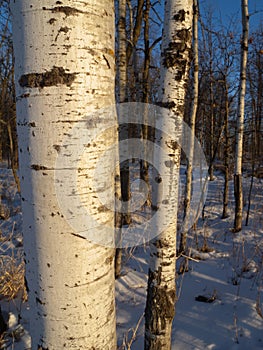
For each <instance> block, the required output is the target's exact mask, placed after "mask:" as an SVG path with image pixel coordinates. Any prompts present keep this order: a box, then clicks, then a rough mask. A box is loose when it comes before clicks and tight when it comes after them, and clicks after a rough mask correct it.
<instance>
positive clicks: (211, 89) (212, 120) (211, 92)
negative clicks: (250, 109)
mask: <svg viewBox="0 0 263 350" xmlns="http://www.w3.org/2000/svg"><path fill="white" fill-rule="evenodd" d="M208 35H209V41H208V47H209V95H210V166H209V179H210V181H214V164H213V161H212V158H213V156H214V136H215V135H214V132H215V125H214V124H215V116H214V84H213V41H212V33H211V32H209V34H208Z"/></svg>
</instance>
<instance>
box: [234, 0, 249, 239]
mask: <svg viewBox="0 0 263 350" xmlns="http://www.w3.org/2000/svg"><path fill="white" fill-rule="evenodd" d="M241 11H242V28H243V34H242V42H241V62H240V86H239V98H238V111H237V130H236V161H235V174H234V193H235V221H234V231H235V232H238V231H240V230H241V229H242V214H243V189H242V156H243V135H244V115H245V94H246V68H247V56H248V30H249V14H248V0H242V6H241Z"/></svg>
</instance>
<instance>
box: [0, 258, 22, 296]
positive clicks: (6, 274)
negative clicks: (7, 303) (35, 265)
mask: <svg viewBox="0 0 263 350" xmlns="http://www.w3.org/2000/svg"><path fill="white" fill-rule="evenodd" d="M0 271H1V274H0V299H7V300H12V299H14V298H16V297H17V296H18V295H19V294H20V295H21V294H22V297H23V300H26V297H27V293H26V288H25V283H24V273H25V267H24V263H23V262H20V263H18V262H17V259H15V257H14V256H8V255H2V256H0Z"/></svg>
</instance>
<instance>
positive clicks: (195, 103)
mask: <svg viewBox="0 0 263 350" xmlns="http://www.w3.org/2000/svg"><path fill="white" fill-rule="evenodd" d="M193 55H194V80H193V101H192V109H191V116H190V125H189V126H190V129H191V138H190V140H189V141H188V142H189V156H188V160H187V172H186V191H185V200H184V220H183V225H182V229H181V230H182V231H181V239H180V246H179V252H185V250H186V239H187V231H188V230H189V229H190V227H189V219H190V209H191V193H192V175H193V156H194V147H195V120H196V112H197V107H198V83H199V79H198V73H199V62H198V61H199V60H198V0H194V7H193Z"/></svg>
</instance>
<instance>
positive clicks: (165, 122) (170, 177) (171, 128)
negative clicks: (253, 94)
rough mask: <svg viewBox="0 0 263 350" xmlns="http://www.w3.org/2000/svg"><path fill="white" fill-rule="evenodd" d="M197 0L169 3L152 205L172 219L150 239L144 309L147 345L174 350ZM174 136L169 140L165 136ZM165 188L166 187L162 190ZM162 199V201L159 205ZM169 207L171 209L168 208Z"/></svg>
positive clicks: (164, 217)
mask: <svg viewBox="0 0 263 350" xmlns="http://www.w3.org/2000/svg"><path fill="white" fill-rule="evenodd" d="M192 11H193V1H192V0H184V1H183V0H181V1H179V0H171V1H167V2H166V3H165V17H164V34H163V42H162V50H161V52H162V61H161V78H160V90H159V105H160V106H162V107H166V108H167V109H168V111H169V118H167V114H166V115H165V114H163V115H161V116H160V120H157V123H158V122H160V123H161V128H159V130H162V132H159V134H157V135H156V137H155V142H156V143H157V144H158V145H159V146H160V148H161V149H162V150H163V151H165V153H166V154H167V155H168V156H169V161H167V160H164V159H162V158H161V157H160V156H159V158H158V154H155V157H157V159H159V164H158V165H159V169H158V171H159V172H160V174H162V176H157V177H156V189H155V195H154V196H153V197H154V199H153V207H154V208H155V209H156V210H157V211H159V213H160V215H161V217H162V220H163V221H165V220H167V221H168V222H171V223H172V224H171V225H169V226H168V227H166V229H165V230H163V231H162V229H161V228H162V225H163V222H161V221H159V222H157V223H156V228H157V230H158V231H159V232H160V231H161V232H162V233H161V234H160V235H159V236H158V237H157V238H156V239H155V240H153V241H151V243H150V264H149V281H148V289H147V302H146V310H145V347H144V348H145V350H170V349H171V330H172V321H173V317H174V305H175V299H176V286H175V273H176V269H175V264H176V226H177V198H178V181H179V180H178V178H179V166H180V147H179V145H178V140H180V135H181V132H182V121H183V113H184V98H185V89H186V82H187V78H188V71H189V62H190V50H191V37H192ZM166 134H167V135H174V136H172V137H171V139H167V138H166V137H165V135H166ZM161 187H162V191H161ZM160 204H162V205H160ZM168 208H169V210H168Z"/></svg>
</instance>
